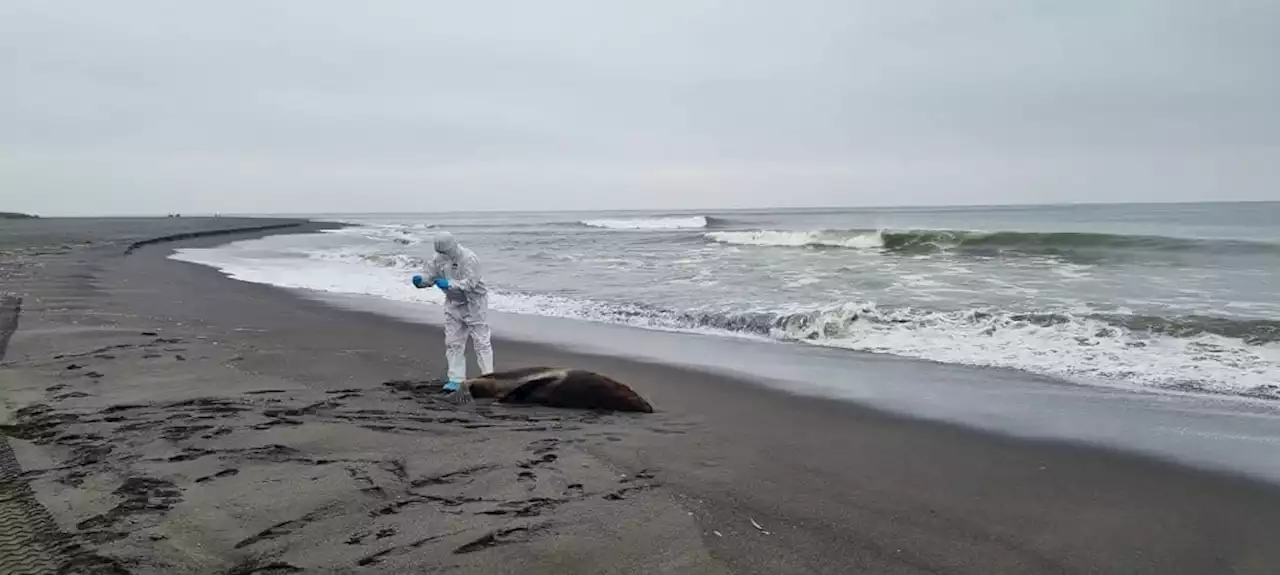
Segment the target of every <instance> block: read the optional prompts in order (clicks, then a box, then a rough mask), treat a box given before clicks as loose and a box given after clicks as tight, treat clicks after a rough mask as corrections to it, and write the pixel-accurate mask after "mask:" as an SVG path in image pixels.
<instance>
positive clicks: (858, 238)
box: [703, 230, 884, 249]
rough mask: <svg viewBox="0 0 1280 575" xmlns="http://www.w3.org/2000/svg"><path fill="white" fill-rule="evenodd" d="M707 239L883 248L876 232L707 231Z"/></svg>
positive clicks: (785, 245)
mask: <svg viewBox="0 0 1280 575" xmlns="http://www.w3.org/2000/svg"><path fill="white" fill-rule="evenodd" d="M703 236H704V237H706V238H707V239H709V240H712V241H716V242H720V243H722V244H734V245H742V246H769V247H805V246H813V247H832V248H854V249H875V248H880V247H883V246H884V240H883V239H882V238H881V237H880V233H879V232H828V231H808V232H791V231H777V230H759V231H747V232H708V233H706V234H703Z"/></svg>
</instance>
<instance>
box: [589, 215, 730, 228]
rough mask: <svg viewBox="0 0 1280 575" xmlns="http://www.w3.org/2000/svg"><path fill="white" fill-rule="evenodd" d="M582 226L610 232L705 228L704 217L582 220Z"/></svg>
mask: <svg viewBox="0 0 1280 575" xmlns="http://www.w3.org/2000/svg"><path fill="white" fill-rule="evenodd" d="M581 223H582V225H584V226H587V227H592V228H605V229H610V230H683V229H701V228H705V227H707V218H706V217H704V216H687V217H683V216H682V217H667V218H628V219H615V220H610V219H605V220H583V221H582V222H581Z"/></svg>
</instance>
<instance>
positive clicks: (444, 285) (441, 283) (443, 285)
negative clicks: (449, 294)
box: [436, 278, 449, 290]
mask: <svg viewBox="0 0 1280 575" xmlns="http://www.w3.org/2000/svg"><path fill="white" fill-rule="evenodd" d="M436 287H438V288H440V289H442V290H448V289H449V280H447V279H444V278H438V279H436Z"/></svg>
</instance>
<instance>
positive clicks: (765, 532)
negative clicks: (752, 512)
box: [747, 517, 772, 535]
mask: <svg viewBox="0 0 1280 575" xmlns="http://www.w3.org/2000/svg"><path fill="white" fill-rule="evenodd" d="M747 519H750V520H751V525H752V526H753V527H755V528H756V529H759V530H760V532H761V533H764V534H765V535H772V534H771V533H769V532H768V531H765V530H764V527H761V526H760V524H759V523H756V520H755V518H752V517H748V518H747Z"/></svg>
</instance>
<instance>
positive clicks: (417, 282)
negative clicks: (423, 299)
mask: <svg viewBox="0 0 1280 575" xmlns="http://www.w3.org/2000/svg"><path fill="white" fill-rule="evenodd" d="M413 287H416V288H422V287H423V285H422V276H413Z"/></svg>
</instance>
